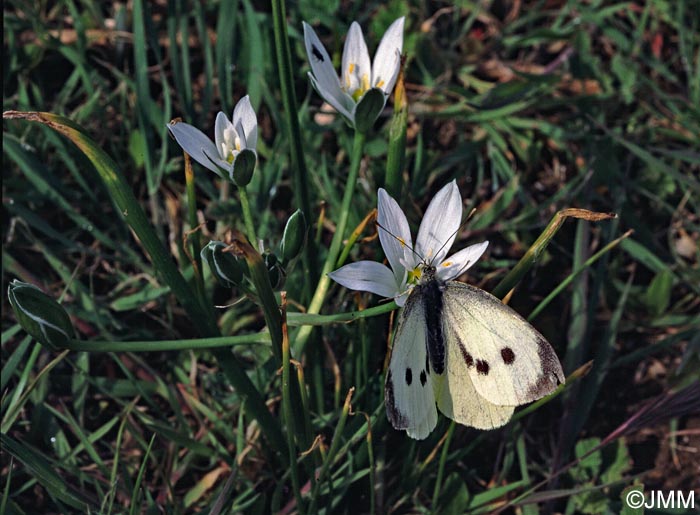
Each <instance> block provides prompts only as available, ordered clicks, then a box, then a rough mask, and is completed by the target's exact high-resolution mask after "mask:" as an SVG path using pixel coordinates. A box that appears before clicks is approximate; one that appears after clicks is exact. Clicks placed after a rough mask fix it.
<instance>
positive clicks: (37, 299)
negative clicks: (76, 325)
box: [7, 280, 75, 350]
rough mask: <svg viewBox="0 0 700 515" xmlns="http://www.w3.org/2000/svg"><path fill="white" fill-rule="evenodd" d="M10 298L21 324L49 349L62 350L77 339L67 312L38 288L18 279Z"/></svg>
mask: <svg viewBox="0 0 700 515" xmlns="http://www.w3.org/2000/svg"><path fill="white" fill-rule="evenodd" d="M7 296H8V298H9V300H10V305H11V306H12V310H13V311H14V312H15V316H16V317H17V321H18V322H19V325H21V326H22V329H24V330H25V331H27V332H28V333H29V334H30V335H31V336H32V337H33V338H34V339H36V340H37V341H38V342H39V343H41V344H42V345H44V346H45V347H48V348H49V349H51V350H61V349H64V348H65V346H66V344H67V343H68V342H69V341H70V340H72V339H74V338H75V331H74V330H73V324H72V323H71V321H70V317H69V316H68V313H66V310H65V309H63V306H61V305H60V304H59V303H58V302H56V301H55V300H54V299H52V298H51V297H49V296H48V295H46V294H45V293H44V292H43V291H41V290H40V289H39V288H37V287H36V286H33V285H31V284H27V283H23V282H22V281H18V280H14V281H12V283H11V284H10V286H9V287H8V289H7Z"/></svg>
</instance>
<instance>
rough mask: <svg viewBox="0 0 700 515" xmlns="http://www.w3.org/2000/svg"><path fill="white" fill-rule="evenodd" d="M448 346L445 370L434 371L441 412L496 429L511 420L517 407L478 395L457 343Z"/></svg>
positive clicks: (485, 427)
mask: <svg viewBox="0 0 700 515" xmlns="http://www.w3.org/2000/svg"><path fill="white" fill-rule="evenodd" d="M447 338H450V336H449V335H447ZM446 350H447V354H446V356H445V360H446V361H445V362H446V364H447V366H446V368H445V373H444V374H441V375H437V374H433V387H434V388H435V395H436V397H437V402H438V408H440V411H441V412H442V414H443V415H445V416H446V417H448V418H451V419H452V420H454V421H455V422H458V423H460V424H463V425H465V426H470V427H475V428H476V429H494V428H496V427H501V426H502V425H504V424H505V423H506V422H508V421H509V420H510V417H511V416H512V415H513V411H514V410H515V407H513V406H498V405H496V404H493V403H491V402H489V401H488V400H487V399H485V398H484V397H482V396H481V395H479V394H478V393H477V391H476V389H475V388H474V385H473V384H472V380H471V377H469V374H468V372H467V370H466V365H465V364H464V362H463V361H462V356H461V354H458V351H457V347H456V346H455V345H447V349H446Z"/></svg>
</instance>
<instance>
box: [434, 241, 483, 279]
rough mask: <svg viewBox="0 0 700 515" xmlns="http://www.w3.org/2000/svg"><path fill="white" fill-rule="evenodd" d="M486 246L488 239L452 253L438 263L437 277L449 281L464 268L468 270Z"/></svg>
mask: <svg viewBox="0 0 700 515" xmlns="http://www.w3.org/2000/svg"><path fill="white" fill-rule="evenodd" d="M488 246H489V242H488V241H482V242H481V243H477V244H475V245H470V246H469V247H467V248H465V249H462V250H460V251H459V252H457V253H455V254H452V255H451V256H450V257H448V258H447V259H446V260H445V261H443V262H442V263H440V264H439V265H438V267H437V276H438V279H440V280H442V281H450V280H452V279H455V278H456V277H458V276H460V275H461V274H463V273H464V272H465V271H466V270H469V269H470V268H471V267H472V266H473V265H474V263H476V261H477V260H478V259H479V258H480V257H481V255H482V254H483V253H484V252H485V251H486V247H488Z"/></svg>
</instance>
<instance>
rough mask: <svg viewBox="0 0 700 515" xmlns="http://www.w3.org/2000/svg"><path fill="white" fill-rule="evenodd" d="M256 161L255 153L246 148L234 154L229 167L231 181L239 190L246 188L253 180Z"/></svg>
mask: <svg viewBox="0 0 700 515" xmlns="http://www.w3.org/2000/svg"><path fill="white" fill-rule="evenodd" d="M256 160H257V156H256V155H255V152H253V151H252V150H249V149H247V148H244V149H243V150H241V151H240V152H239V153H238V154H236V157H234V158H233V165H232V167H231V180H232V181H233V183H234V184H235V185H236V186H238V187H239V188H242V187H244V186H248V183H250V179H252V178H253V172H254V171H255V162H256Z"/></svg>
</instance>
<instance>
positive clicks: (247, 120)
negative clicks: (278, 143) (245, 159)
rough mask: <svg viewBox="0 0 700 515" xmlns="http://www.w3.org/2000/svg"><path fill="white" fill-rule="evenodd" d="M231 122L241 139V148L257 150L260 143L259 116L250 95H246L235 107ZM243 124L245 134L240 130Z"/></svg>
mask: <svg viewBox="0 0 700 515" xmlns="http://www.w3.org/2000/svg"><path fill="white" fill-rule="evenodd" d="M231 122H232V123H233V126H234V127H235V128H236V132H237V133H238V137H239V138H240V139H241V149H243V148H249V149H251V150H255V147H256V145H257V144H258V118H257V116H255V111H254V110H253V106H252V105H251V103H250V96H248V95H246V96H244V97H243V98H241V99H240V100H239V101H238V103H237V104H236V107H235V108H234V109H233V117H232V119H231ZM241 126H242V127H243V134H241V133H240V130H239V127H241ZM244 142H245V143H244ZM243 145H245V146H243Z"/></svg>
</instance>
